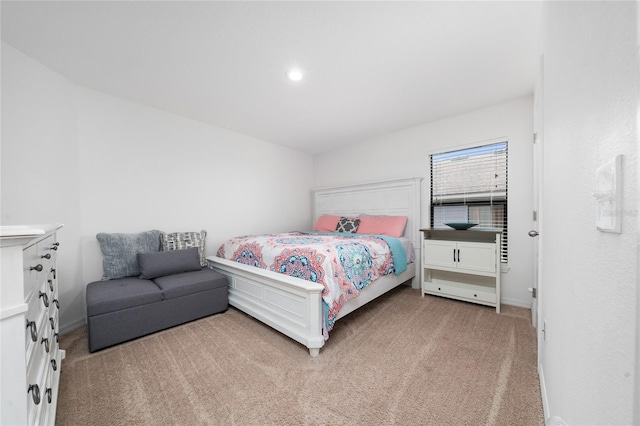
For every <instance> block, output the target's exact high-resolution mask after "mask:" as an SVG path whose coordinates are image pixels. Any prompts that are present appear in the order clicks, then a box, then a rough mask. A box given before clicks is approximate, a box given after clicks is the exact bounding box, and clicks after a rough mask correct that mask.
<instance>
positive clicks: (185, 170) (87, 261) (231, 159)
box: [2, 44, 313, 331]
mask: <svg viewBox="0 0 640 426" xmlns="http://www.w3.org/2000/svg"><path fill="white" fill-rule="evenodd" d="M2 47H3V50H2V87H3V92H2V106H3V108H2V123H3V127H2V224H3V225H10V224H19V223H34V222H35V223H42V222H62V223H65V225H66V226H65V228H63V229H62V231H61V233H60V238H61V246H62V248H61V250H60V252H59V257H58V261H59V269H60V274H59V281H60V292H61V294H60V300H61V302H62V306H63V307H62V310H61V328H62V330H63V331H64V330H65V329H68V328H72V327H74V326H77V325H80V324H82V323H83V322H84V316H85V306H84V288H85V286H86V284H88V283H89V282H91V281H94V280H99V279H100V277H101V274H102V269H101V253H100V249H99V246H98V244H97V242H96V240H95V234H96V233H98V232H139V231H144V230H149V229H160V230H163V231H167V232H173V231H198V230H201V229H206V230H207V232H208V237H207V252H208V253H209V254H214V253H215V251H216V250H217V248H218V246H219V245H220V243H222V241H224V240H225V239H226V238H229V237H232V236H234V235H239V234H243V233H254V232H255V233H259V232H275V231H287V230H296V229H303V228H306V227H308V223H309V222H310V221H311V191H310V190H311V188H312V178H313V175H312V169H313V159H312V157H311V156H310V155H308V154H303V153H300V152H297V151H295V150H292V149H289V148H284V147H282V146H279V145H275V144H272V143H269V142H265V141H261V140H257V139H254V138H251V137H248V136H244V135H241V134H238V133H234V132H231V131H228V130H224V129H220V128H216V127H212V126H209V125H205V124H202V123H198V122H195V121H192V120H189V119H186V118H183V117H179V116H176V115H173V114H169V113H165V112H162V111H159V110H156V109H152V108H147V107H144V106H141V105H139V104H135V103H133V102H128V101H126V100H123V99H119V98H115V97H111V96H108V95H104V94H102V93H99V92H95V91H92V90H89V89H85V88H82V87H78V86H76V85H74V84H71V83H70V82H68V81H67V80H65V79H64V78H62V77H60V76H59V75H57V74H56V73H54V72H53V71H51V70H50V69H47V68H45V67H43V66H42V65H40V64H38V63H36V62H35V61H33V60H31V59H30V58H28V57H26V56H24V55H22V54H21V53H20V52H17V51H16V50H14V49H13V48H11V47H9V46H7V45H6V44H3V46H2ZM34 166H37V167H34ZM51 189H53V191H54V192H53V194H49V193H48V192H47V191H46V190H51ZM52 205H53V206H54V207H53V208H51V207H50V206H52Z"/></svg>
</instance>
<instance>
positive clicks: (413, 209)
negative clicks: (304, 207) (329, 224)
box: [313, 177, 422, 259]
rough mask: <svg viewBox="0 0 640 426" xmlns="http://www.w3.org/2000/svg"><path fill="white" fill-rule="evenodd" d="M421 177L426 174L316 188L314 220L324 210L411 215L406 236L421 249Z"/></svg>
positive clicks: (329, 211) (328, 211) (352, 214)
mask: <svg viewBox="0 0 640 426" xmlns="http://www.w3.org/2000/svg"><path fill="white" fill-rule="evenodd" d="M420 181H422V178H419V177H414V178H408V179H394V180H387V181H379V182H369V183H362V184H355V185H344V186H334V187H329V188H320V189H314V190H313V193H314V197H313V221H314V223H315V221H316V220H318V217H320V216H321V215H323V214H331V215H336V216H357V215H359V214H375V215H390V216H407V218H408V220H407V227H406V228H405V230H404V236H405V237H407V238H410V239H411V241H412V242H413V247H414V250H416V254H417V256H416V259H418V258H419V253H420V245H419V244H420V217H421V216H420V206H421V203H420V194H421V192H420Z"/></svg>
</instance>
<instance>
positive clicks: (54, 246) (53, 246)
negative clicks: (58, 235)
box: [49, 243, 60, 251]
mask: <svg viewBox="0 0 640 426" xmlns="http://www.w3.org/2000/svg"><path fill="white" fill-rule="evenodd" d="M59 245H60V243H55V244H53V245H52V246H51V247H50V248H49V250H54V251H55V250H58V246H59Z"/></svg>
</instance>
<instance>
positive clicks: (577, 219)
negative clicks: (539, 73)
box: [539, 2, 640, 425]
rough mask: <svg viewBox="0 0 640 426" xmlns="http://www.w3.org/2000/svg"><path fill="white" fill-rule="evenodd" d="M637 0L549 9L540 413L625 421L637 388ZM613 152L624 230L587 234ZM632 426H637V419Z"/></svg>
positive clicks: (572, 419) (550, 5) (575, 420)
mask: <svg viewBox="0 0 640 426" xmlns="http://www.w3.org/2000/svg"><path fill="white" fill-rule="evenodd" d="M635 8H636V4H635V2H546V3H545V8H544V15H543V22H544V25H543V31H542V34H543V52H544V96H543V99H544V101H543V108H544V184H543V191H544V193H543V205H544V210H543V215H542V227H541V231H540V245H541V256H542V270H541V289H540V296H541V307H542V310H541V312H540V319H541V320H542V321H544V320H546V321H547V327H546V330H547V331H546V333H545V334H546V339H545V340H544V341H543V342H542V344H541V347H540V352H539V354H540V362H541V364H540V368H541V373H542V376H543V377H544V384H545V388H546V389H543V391H544V392H545V394H546V396H547V398H548V406H547V407H546V408H547V412H548V415H550V416H558V417H561V418H562V419H563V420H564V421H566V422H568V423H569V424H571V425H584V424H589V425H597V424H608V425H628V424H632V422H633V421H634V420H633V411H634V407H635V410H636V412H637V410H638V404H640V397H639V395H638V394H634V381H635V382H637V380H638V370H637V366H634V360H635V358H636V356H637V355H636V354H635V350H636V348H637V346H636V339H637V338H638V335H639V333H640V329H639V327H638V321H639V319H638V307H637V302H636V301H637V297H638V296H637V292H638V269H637V268H638V265H637V260H638V207H639V206H638V145H637V140H636V137H637V127H636V126H637V124H636V119H637V116H636V114H637V107H638V99H639V97H638V93H639V89H640V85H639V83H638V80H639V78H638V54H637V48H636V40H637V38H636V24H637V23H636V16H637V15H636V10H635ZM618 154H622V156H623V161H622V190H623V195H622V200H621V203H622V205H621V206H620V208H619V211H618V217H619V219H620V220H622V233H621V234H610V233H602V232H598V231H597V230H596V229H595V217H596V211H595V207H596V203H595V199H594V198H593V197H592V196H591V194H592V192H593V191H594V188H595V170H596V168H597V167H598V166H600V165H601V164H603V163H604V162H606V161H608V160H611V159H612V158H614V157H615V156H616V155H618ZM635 421H636V424H638V423H637V421H638V419H637V418H636V419H635Z"/></svg>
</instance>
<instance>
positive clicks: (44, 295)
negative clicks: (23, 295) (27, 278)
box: [38, 291, 49, 308]
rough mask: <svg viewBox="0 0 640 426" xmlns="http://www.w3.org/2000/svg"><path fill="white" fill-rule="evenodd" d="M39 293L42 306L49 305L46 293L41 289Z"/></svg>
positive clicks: (46, 306)
mask: <svg viewBox="0 0 640 426" xmlns="http://www.w3.org/2000/svg"><path fill="white" fill-rule="evenodd" d="M39 293H40V295H39V296H38V297H41V298H42V303H44V307H45V308H48V307H49V296H47V294H46V293H43V292H41V291H40V292H39Z"/></svg>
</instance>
